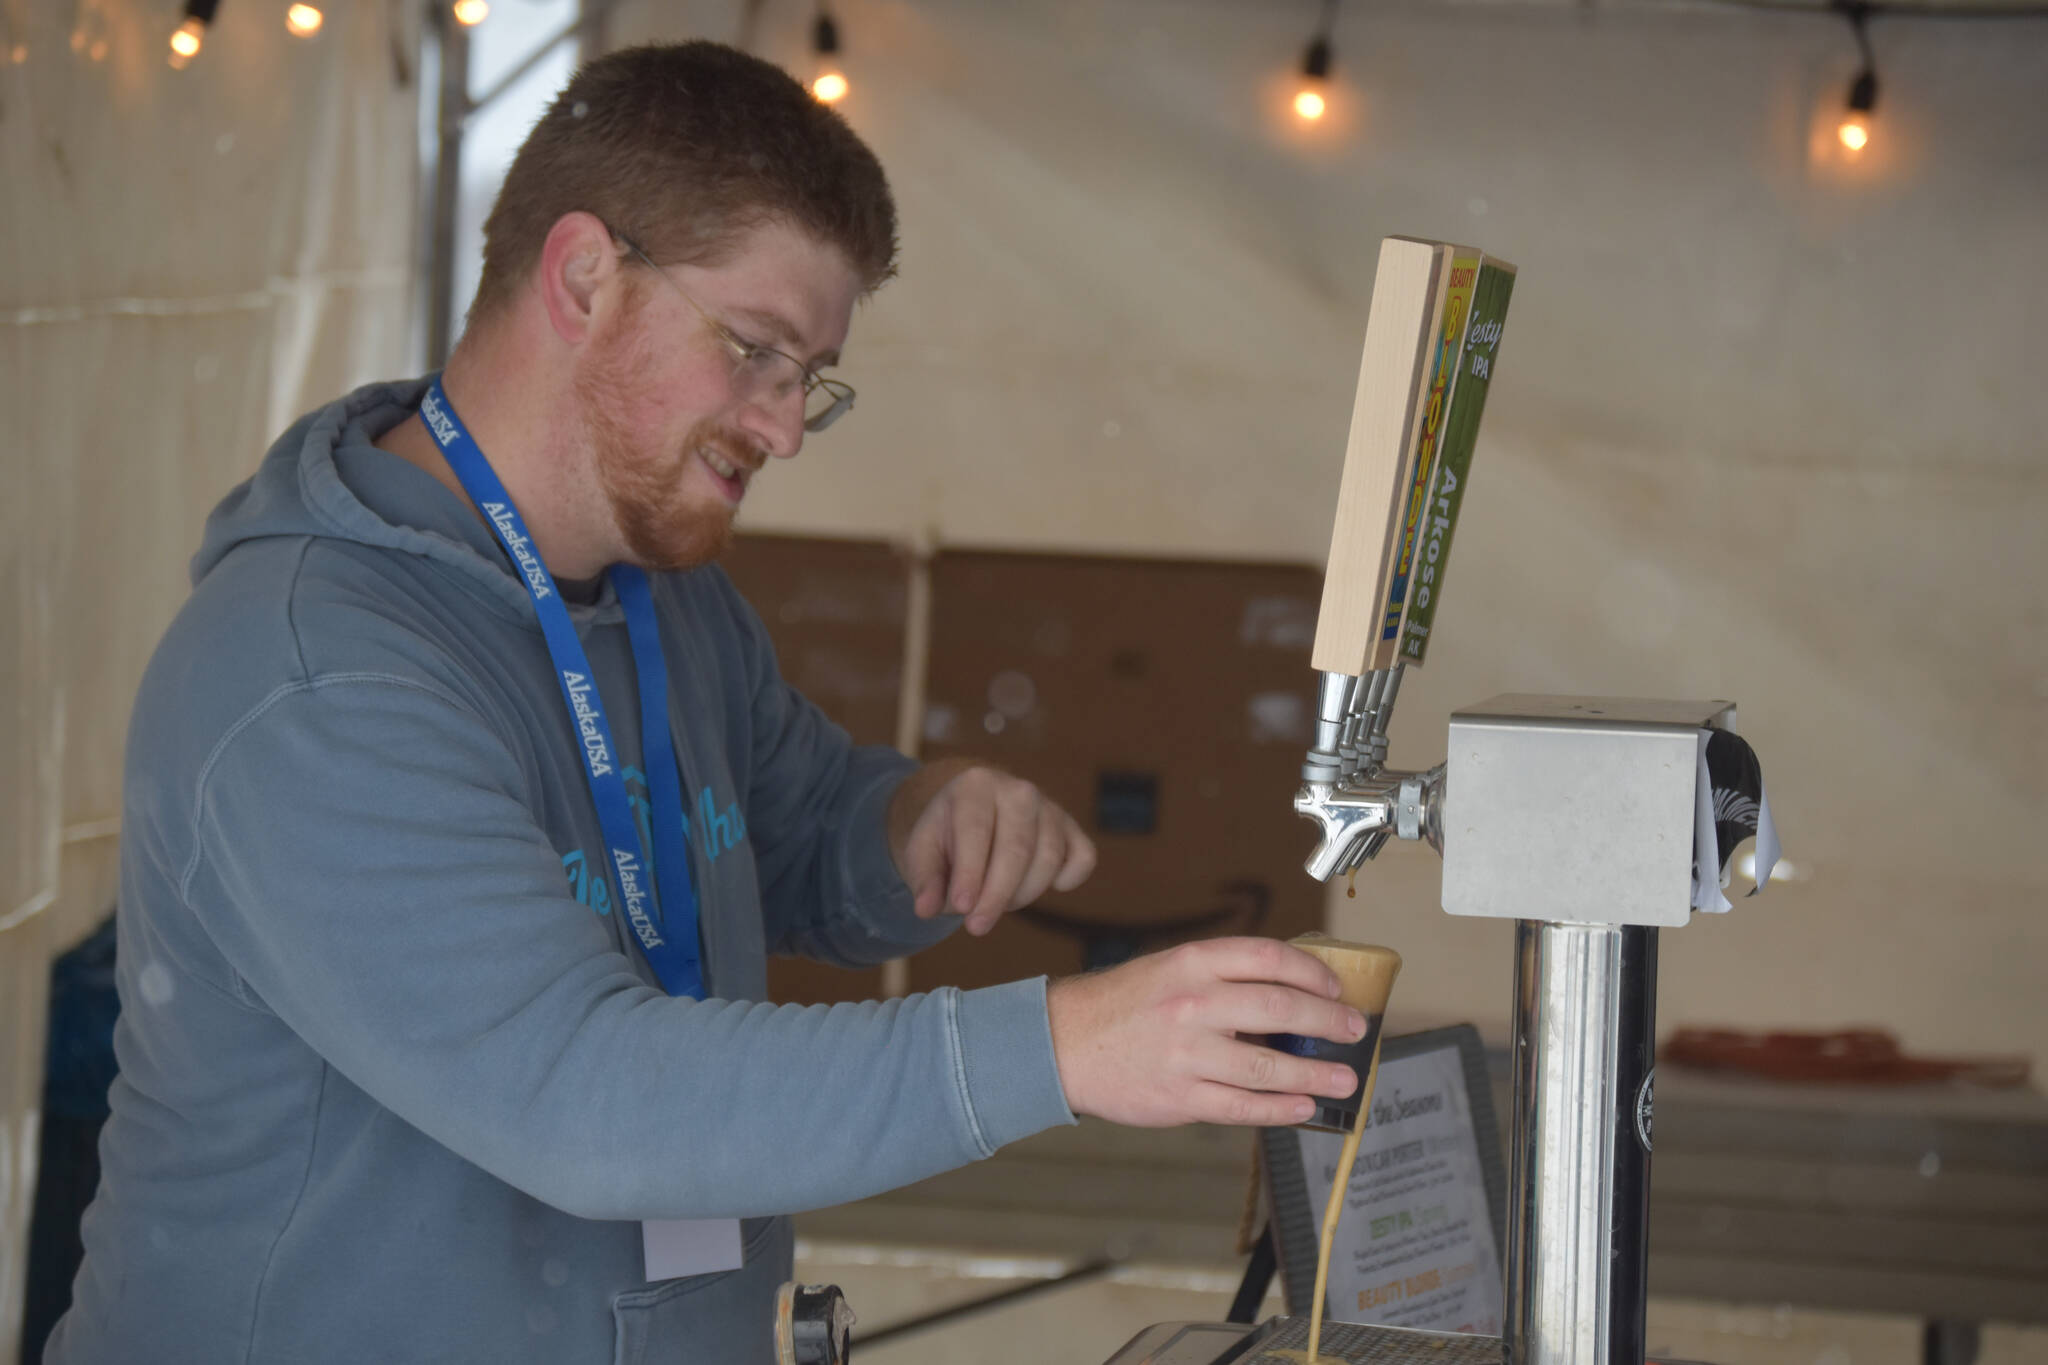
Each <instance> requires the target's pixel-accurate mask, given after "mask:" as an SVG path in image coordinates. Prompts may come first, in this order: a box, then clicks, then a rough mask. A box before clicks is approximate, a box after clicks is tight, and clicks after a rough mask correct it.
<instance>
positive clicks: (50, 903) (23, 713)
mask: <svg viewBox="0 0 2048 1365" xmlns="http://www.w3.org/2000/svg"><path fill="white" fill-rule="evenodd" d="M174 8H175V7H173V6H169V5H161V4H149V3H139V2H138V3H122V2H120V0H80V2H79V3H76V4H74V3H72V0H8V3H6V4H5V5H4V6H0V22H4V27H0V185H4V189H0V243H4V250H0V440H4V456H5V460H6V471H7V486H8V488H9V490H10V491H9V493H8V495H7V496H6V497H5V498H0V518H4V526H0V554H4V557H5V558H4V565H0V572H4V575H5V581H6V583H7V584H8V589H7V592H6V595H5V597H4V598H0V602H4V608H0V715H4V717H5V722H6V723H5V726H4V729H0V803H4V804H0V892H4V896H0V1039H4V1043H0V1360H9V1359H11V1358H12V1352H13V1350H14V1346H15V1342H16V1340H17V1337H18V1333H19V1327H20V1308H21V1303H20V1293H21V1273H22V1252H23V1244H24V1238H25V1235H26V1227H27V1220H28V1209H29V1192H30V1190H31V1189H32V1188H33V1167H34V1156H35V1138H36V1114H37V1105H38V1101H39V1096H40V1086H41V1078H42V1061H43V1052H42V1049H43V1011H44V1002H45V995H46V986H47V981H48V971H49V960H50V957H51V955H52V954H53V953H54V952H56V951H59V950H60V949H61V948H62V947H63V946H64V945H65V944H67V943H69V942H70V941H72V940H73V939H75V938H76V937H77V936H78V935H79V934H80V933H82V932H83V931H84V930H86V929H87V928H89V927H90V926H91V925H92V924H93V923H94V922H95V921H97V920H98V918H99V917H100V916H102V915H103V914H105V913H106V911H107V910H108V909H109V908H110V907H111V905H112V896H113V882H112V867H113V852H114V848H115V844H116V837H117V835H118V831H119V816H120V778H121V749H122V743H123V738H124V734H125V731H126V726H127V719H128V707H129V702H130V698H131V697H132V695H133V692H134V689H135V684H136V681H137V679H138V677H139V676H140V674H141V670H142V667H143V665H144V663H145V662H146V661H147V659H148V656H149V652H150V650H151V649H152V648H153V647H154V646H155V643H156V640H157V637H158V636H159V635H160V634H161V633H162V631H163V628H164V626H165V624H166V623H167V622H168V620H169V619H170V616H171V613H172V612H174V611H175V610H176V609H177V607H178V605H179V603H180V602H181V601H182V600H183V599H184V596H185V591H186V577H185V564H186V560H187V558H188V557H189V556H190V554H191V552H192V550H193V548H194V547H195V545H196V544H197V542H198V535H199V529H200V524H201V521H202V519H203V518H204V516H205V513H206V510H207V509H208V508H209V507H210V506H211V505H212V504H213V503H214V501H215V500H217V499H218V498H219V496H220V495H221V493H222V492H224V491H225V490H226V489H227V487H228V486H229V485H231V484H232V483H234V482H235V481H236V480H238V479H240V478H241V477H243V476H244V475H245V474H246V473H247V472H248V471H249V470H250V469H251V468H252V467H253V466H254V463H255V461H256V459H257V458H258V457H259V456H260V454H261V453H262V451H263V449H264V448H265V446H266V445H267V444H268V443H269V441H270V439H271V437H272V436H273V435H274V434H275V432H277V431H278V430H279V429H280V428H281V427H282V426H283V425H284V424H285V423H286V422H287V421H289V420H290V419H291V418H292V417H293V416H295V415H297V413H298V412H299V411H300V410H301V409H302V408H303V407H305V406H308V405H310V404H312V403H314V402H317V401H322V400H324V399H325V398H327V397H328V396H330V395H332V394H333V393H335V392H337V391H339V390H341V389H343V388H346V387H347V386H349V385H351V384H353V383H356V382H358V381H359V380H361V379H363V378H366V377H369V376H372V375H382V374H387V373H390V372H392V371H394V370H396V369H398V368H400V367H401V366H402V365H403V362H404V355H405V351H406V344H407V332H408V326H409V321H410V318H411V316H412V311H413V284H412V276H413V268H412V261H413V255H414V240H415V238H414V225H415V223H416V221H417V218H416V214H415V209H414V197H415V181H416V178H417V172H416V167H417V164H418V134H417V129H416V117H417V115H416V109H417V104H416V92H415V90H414V89H413V88H412V87H411V86H410V85H409V84H408V83H407V82H408V81H409V80H411V79H413V77H412V74H411V72H410V71H409V68H410V66H411V65H412V63H413V62H414V61H415V60H416V58H415V51H416V47H417V38H416V35H415V32H414V31H413V25H414V24H415V22H416V17H415V16H414V15H413V14H412V13H411V11H410V8H409V7H403V6H399V5H386V4H356V5H330V6H328V7H327V23H326V26H325V29H324V30H323V31H322V32H321V33H320V34H319V36H318V37H317V38H314V39H312V40H310V41H302V40H299V39H294V38H292V37H291V36H289V35H288V34H287V33H286V31H285V28H284V24H283V21H282V14H283V7H282V6H268V5H236V4H227V5H223V6H222V9H221V15H220V19H219V22H217V23H216V24H215V26H214V29H213V31H212V32H211V33H209V34H208V35H207V38H206V42H205V47H204V49H203V50H202V52H201V53H200V55H199V57H198V58H197V59H196V60H195V61H193V63H192V64H191V66H190V67H189V68H188V69H186V70H184V71H182V72H177V71H172V70H171V69H170V68H169V66H168V64H167V61H166V58H167V56H168V52H169V49H168V47H167V45H166V42H167V38H168V35H169V33H170V30H171V28H172V26H173V25H174V24H175V22H176V15H175V13H174ZM74 34H76V35H78V40H77V41H76V43H74V40H73V35H74ZM101 43H104V45H105V46H104V47H103V48H102V47H100V46H99V44H101ZM401 59H402V65H403V68H406V69H401V64H400V63H401Z"/></svg>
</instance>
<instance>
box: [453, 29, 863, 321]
mask: <svg viewBox="0 0 2048 1365" xmlns="http://www.w3.org/2000/svg"><path fill="white" fill-rule="evenodd" d="M578 210H581V211H583V212H587V213H592V214H595V215H596V216H597V217H598V218H600V219H602V220H603V221H604V222H605V223H606V225H607V226H609V227H610V228H611V229H612V230H613V231H614V232H618V233H622V234H624V235H626V236H628V237H630V238H631V239H632V240H633V242H634V243H635V244H636V245H638V246H639V247H641V248H642V249H643V250H645V251H646V252H647V254H648V255H649V256H650V257H652V258H653V259H654V260H655V261H657V262H658V263H660V264H662V265H670V264H677V263H683V264H693V265H715V264H717V263H718V262H719V261H720V260H721V259H723V257H724V255H725V253H726V252H727V251H729V250H730V249H731V248H732V247H733V246H734V245H735V244H736V241H737V239H738V238H739V237H740V236H741V235H742V234H744V233H745V232H747V231H749V230H750V229H752V228H755V227H758V226H760V225H762V224H765V223H770V222H781V223H786V224H788V225H789V226H792V227H795V228H798V229H801V230H803V231H805V232H808V233H810V234H811V235H813V236H815V237H817V238H818V239H819V240H820V241H823V242H826V243H828V244H831V245H833V246H837V247H839V248H840V249H841V250H843V251H844V252H845V253H846V257H847V260H848V262H849V263H850V264H851V265H852V266H853V268H854V271H855V272H856V273H857V274H858V275H859V277H860V279H861V282H862V288H863V289H864V290H865V291H872V290H874V289H876V288H877V287H879V286H880V285H881V284H882V282H883V281H885V280H887V279H888V278H889V277H890V276H891V275H893V274H894V273H895V269H896V206H895V202H894V201H893V200H892V199H891V197H890V194H889V182H888V179H887V178H886V177H885V176H884V175H883V174H882V165H881V163H880V162H879V161H877V160H876V159H875V154H874V153H873V152H872V151H870V150H869V149H868V146H867V144H866V143H864V142H862V141H861V140H860V136H859V135H858V134H857V133H855V132H854V131H853V129H852V128H851V127H850V126H849V125H848V124H847V122H846V120H845V119H843V118H841V117H840V116H839V115H838V114H837V113H835V112H834V111H833V110H831V109H829V108H827V107H826V106H825V105H823V104H821V103H819V102H818V101H817V100H816V99H813V98H812V97H811V95H810V92H808V91H807V90H805V89H804V88H803V86H802V85H800V84H798V83H797V81H796V80H795V79H793V78H792V77H791V76H790V75H789V73H787V72H785V71H783V70H782V69H781V68H780V67H777V66H775V65H773V64H772V63H769V62H765V61H763V60H761V59H760V58H759V57H754V56H750V55H748V54H747V53H744V52H740V51H738V50H736V49H734V48H730V47H725V46H723V45H721V44H718V43H712V42H703V41H697V42H688V43H675V44H663V45H655V46H647V47H634V48H626V49H623V50H621V51H618V52H613V53H609V54H607V55H605V56H602V57H599V58H597V59H596V60H595V61H593V62H591V63H589V64H588V65H586V66H584V67H583V68H582V69H581V70H579V71H578V72H577V73H576V75H575V76H574V77H573V78H572V79H571V80H570V82H569V84H568V85H567V86H566V87H565V88H564V89H563V90H562V93H561V94H560V95H558V96H556V97H555V102H554V103H553V104H552V105H550V106H549V107H548V111H547V112H546V113H545V114H543V115H541V118H540V122H538V123H536V124H535V125H534V127H533V131H532V132H531V133H528V134H527V137H526V141H525V142H524V143H523V144H522V145H521V146H520V148H519V154H518V155H517V156H516V157H514V158H513V161H512V169H511V170H510V171H509V172H507V173H506V176H505V183H504V185H503V187H502V188H500V189H499V191H498V198H497V202H496V203H495V204H493V205H492V207H491V215H490V217H489V218H488V219H486V220H485V222H484V268H483V276H482V278H481V279H480V280H479V282H478V284H477V291H476V299H475V301H474V302H473V303H472V304H471V305H470V314H469V316H470V321H471V322H472V323H474V322H476V321H478V320H480V319H483V318H487V317H489V316H490V315H492V314H493V313H495V312H496V311H498V310H499V309H500V308H502V307H503V306H504V305H506V304H507V303H509V302H510V301H511V299H512V298H513V297H514V296H515V295H516V294H517V293H518V291H519V289H520V288H521V287H522V286H523V285H524V283H525V281H526V279H527V277H528V276H529V275H530V274H531V273H532V271H533V270H534V268H535V266H536V265H537V264H538V263H539V261H540V255H541V247H542V245H543V244H544V243H545V242H546V241H547V236H548V233H549V232H550V231H552V230H553V228H554V226H555V224H556V223H558V222H560V221H561V219H562V218H563V216H564V215H566V214H570V213H574V212H577V211H578Z"/></svg>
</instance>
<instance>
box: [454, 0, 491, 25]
mask: <svg viewBox="0 0 2048 1365" xmlns="http://www.w3.org/2000/svg"><path fill="white" fill-rule="evenodd" d="M490 17H491V5H490V0H455V22H456V23H458V24H461V25H463V26H465V27H467V28H475V27H476V26H477V25H478V24H481V23H482V22H483V21H484V20H486V19H488V18H490Z"/></svg>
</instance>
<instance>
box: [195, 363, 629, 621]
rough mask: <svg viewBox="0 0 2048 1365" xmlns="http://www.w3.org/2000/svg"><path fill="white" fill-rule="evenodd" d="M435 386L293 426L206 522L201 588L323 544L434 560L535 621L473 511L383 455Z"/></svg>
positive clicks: (378, 388)
mask: <svg viewBox="0 0 2048 1365" xmlns="http://www.w3.org/2000/svg"><path fill="white" fill-rule="evenodd" d="M433 379H434V376H433V375H427V376H425V377H423V378H419V379H409V380H398V381H394V382H391V383H379V384H368V385H365V386H364V387H362V388H359V389H357V390H356V391H355V392H354V393H351V394H349V395H348V396H347V397H345V398H340V399H337V400H335V401H334V402H332V403H329V404H328V405H327V406H325V407H323V408H319V409H316V410H315V411H313V412H310V413H307V414H306V415H305V416H304V417H301V418H300V419H299V420H298V421H297V422H294V423H293V424H292V425H291V427H290V428H289V429H288V430H286V432H285V433H284V435H282V436H280V437H279V438H278V440H277V443H276V444H275V445H273V446H271V448H270V451H269V453H268V454H266V455H265V456H264V457H263V462H262V464H260V465H259V466H257V469H256V473H255V474H254V475H253V476H251V477H250V478H249V479H248V480H247V481H245V482H244V483H242V484H241V485H240V486H239V487H237V488H236V489H235V490H234V491H233V492H231V493H229V494H228V495H227V497H225V498H223V499H222V500H221V503H220V505H219V506H218V507H216V508H214V510H213V513H212V514H211V515H210V516H209V517H207V519H206V531H205V534H204V535H203V536H202V538H201V540H200V545H199V552H198V553H197V554H195V555H194V556H193V557H192V582H193V584H194V586H197V585H198V583H199V582H200V580H202V579H204V578H205V577H206V576H207V575H208V574H210V573H212V572H213V571H214V570H215V569H217V568H219V567H220V564H221V562H222V561H223V560H224V559H226V558H227V557H228V556H229V555H230V554H232V553H233V552H234V550H235V549H236V547H238V546H241V545H244V544H247V543H249V542H251V541H257V540H264V539H268V538H271V537H274V536H316V537H321V538H324V539H330V540H343V541H349V542H352V543H354V544H358V545H365V546H374V547H377V548H380V549H389V550H398V551H402V552H404V553H406V554H413V555H419V556H421V557H422V558H425V559H430V560H433V561H435V562H436V563H437V564H438V565H439V566H441V567H442V568H443V569H445V570H446V571H447V572H449V573H451V574H453V575H455V576H456V577H457V578H458V579H460V580H461V581H462V582H463V584H464V586H465V587H468V588H469V589H470V590H471V591H473V592H475V593H477V594H478V595H479V596H481V597H483V598H484V599H485V600H487V601H488V602H490V603H491V604H492V605H493V606H495V607H499V608H502V609H503V610H506V611H509V612H511V613H513V614H514V615H517V616H519V617H522V618H525V619H529V620H530V619H532V618H533V604H532V600H531V599H530V598H529V597H528V596H527V592H526V588H525V586H524V584H523V583H521V581H520V580H519V579H518V577H517V576H516V575H515V574H514V573H513V571H512V566H511V564H510V562H509V561H508V560H507V559H506V558H505V555H504V552H503V550H502V549H501V548H500V547H499V545H498V542H497V540H496V539H495V538H494V537H493V536H492V535H491V532H490V531H489V529H488V528H487V527H485V525H484V524H483V522H482V520H481V519H480V518H478V517H477V515H476V513H475V511H474V509H473V508H471V507H470V506H469V505H468V504H467V503H466V502H464V501H463V500H462V499H460V498H458V497H457V496H456V495H455V494H454V493H453V492H451V491H450V490H449V489H448V488H447V487H446V486H444V485H443V484H441V483H440V482H439V481H437V480H436V479H434V478H433V477H432V476H430V475H429V474H427V473H426V471H424V470H422V469H419V468H417V467H415V466H414V465H412V464H409V463H407V462H406V461H405V460H402V459H400V458H399V457H398V456H396V455H393V454H390V453H389V452H387V451H383V450H379V449H378V448H377V446H376V442H377V440H378V439H379V438H380V437H382V436H383V435H384V433H385V432H387V431H390V430H391V429H392V428H393V427H395V426H397V425H398V424H399V423H400V422H403V421H404V420H405V419H406V418H408V417H410V416H412V415H413V414H414V413H415V412H417V411H418V410H419V405H420V399H421V398H422V397H423V396H425V394H426V391H427V386H428V385H429V384H430V383H431V382H432V381H433ZM609 598H610V593H609V589H607V590H606V599H607V601H609ZM572 610H573V608H572Z"/></svg>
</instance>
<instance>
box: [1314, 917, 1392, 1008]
mask: <svg viewBox="0 0 2048 1365" xmlns="http://www.w3.org/2000/svg"><path fill="white" fill-rule="evenodd" d="M1288 943H1289V944H1291V945H1292V946H1294V947H1296V948H1299V949H1301V950H1302V951H1303V952H1305V953H1313V954H1314V955H1315V956H1317V957H1319V958H1321V959H1322V960H1323V963H1324V965H1326V966H1327V967H1329V969H1330V970H1331V971H1333V972H1335V973H1336V974H1337V980H1338V981H1340V982H1342V983H1343V987H1344V1003H1345V1004H1347V1005H1349V1006H1351V1008H1353V1009H1355V1010H1357V1011H1358V1012H1359V1013H1361V1014H1367V1015H1373V1014H1384V1013H1386V1009H1387V997H1388V996H1390V995H1392V994H1393V993H1394V978H1395V977H1397V976H1399V975H1400V974H1401V955H1400V954H1399V953H1397V952H1395V951H1394V950H1393V949H1392V948H1383V947H1381V946H1380V945H1379V944H1377V943H1351V942H1348V941H1346V940H1344V939H1341V938H1331V937H1330V936H1329V935H1328V934H1303V935H1301V936H1300V937H1298V938H1291V939H1289V940H1288Z"/></svg>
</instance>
